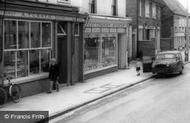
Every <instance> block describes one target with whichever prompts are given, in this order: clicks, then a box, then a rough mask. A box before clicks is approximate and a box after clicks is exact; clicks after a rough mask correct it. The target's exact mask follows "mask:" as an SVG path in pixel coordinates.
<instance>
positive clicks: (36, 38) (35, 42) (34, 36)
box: [31, 22, 41, 48]
mask: <svg viewBox="0 0 190 123" xmlns="http://www.w3.org/2000/svg"><path fill="white" fill-rule="evenodd" d="M40 24H41V23H40V22H32V23H31V46H32V48H38V47H40V33H41V31H40Z"/></svg>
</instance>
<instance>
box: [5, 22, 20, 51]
mask: <svg viewBox="0 0 190 123" xmlns="http://www.w3.org/2000/svg"><path fill="white" fill-rule="evenodd" d="M4 28H5V29H4V30H5V31H4V48H5V49H16V34H17V32H16V31H17V29H16V21H10V20H7V21H5V25H4Z"/></svg>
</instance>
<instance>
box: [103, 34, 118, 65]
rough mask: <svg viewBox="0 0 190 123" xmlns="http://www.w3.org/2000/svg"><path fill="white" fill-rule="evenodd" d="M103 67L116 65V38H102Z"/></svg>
mask: <svg viewBox="0 0 190 123" xmlns="http://www.w3.org/2000/svg"><path fill="white" fill-rule="evenodd" d="M102 57H103V58H102V62H103V63H102V65H103V67H106V66H110V65H114V64H116V38H115V37H103V43H102Z"/></svg>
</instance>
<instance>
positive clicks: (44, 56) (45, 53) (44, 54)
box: [41, 50, 50, 72]
mask: <svg viewBox="0 0 190 123" xmlns="http://www.w3.org/2000/svg"><path fill="white" fill-rule="evenodd" d="M49 60H50V50H42V51H41V66H42V69H41V70H42V72H48V70H49Z"/></svg>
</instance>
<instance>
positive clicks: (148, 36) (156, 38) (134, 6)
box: [126, 0, 162, 58]
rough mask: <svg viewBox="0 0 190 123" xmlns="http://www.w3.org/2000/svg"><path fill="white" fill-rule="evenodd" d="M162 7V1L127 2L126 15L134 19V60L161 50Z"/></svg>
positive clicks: (130, 0)
mask: <svg viewBox="0 0 190 123" xmlns="http://www.w3.org/2000/svg"><path fill="white" fill-rule="evenodd" d="M161 5H162V4H161V2H160V0H126V14H127V16H130V17H132V19H133V22H132V26H133V29H132V30H133V34H132V47H133V58H136V57H140V55H143V56H153V55H154V54H155V52H157V51H159V50H160V28H161Z"/></svg>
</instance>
